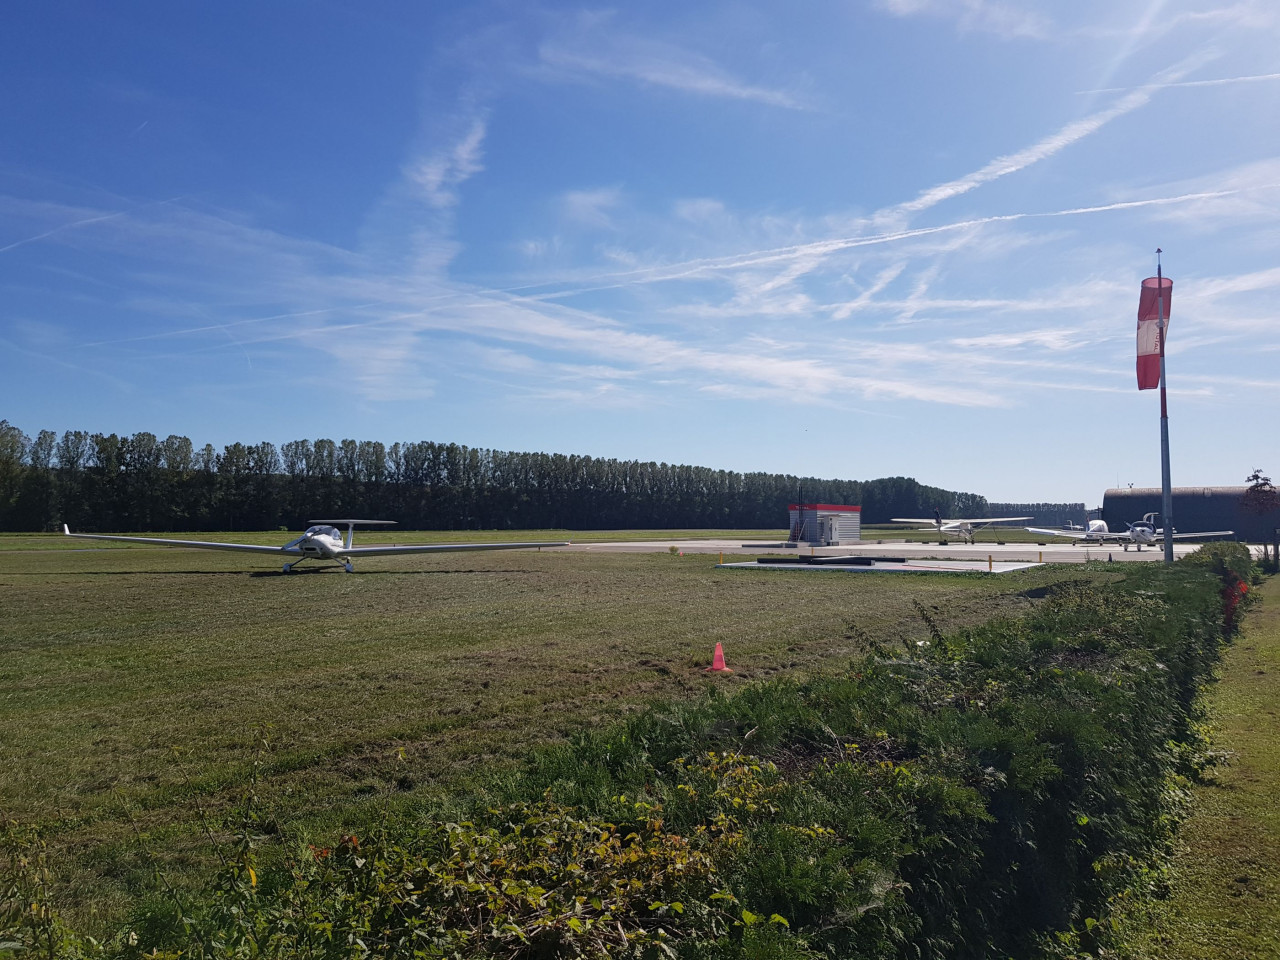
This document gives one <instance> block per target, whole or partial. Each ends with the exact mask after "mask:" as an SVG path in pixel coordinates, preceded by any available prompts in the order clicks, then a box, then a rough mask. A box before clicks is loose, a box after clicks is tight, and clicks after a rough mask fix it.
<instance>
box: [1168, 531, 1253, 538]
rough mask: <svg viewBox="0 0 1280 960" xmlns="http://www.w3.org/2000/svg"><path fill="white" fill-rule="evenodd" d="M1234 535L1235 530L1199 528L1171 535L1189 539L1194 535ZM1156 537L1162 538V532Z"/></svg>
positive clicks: (1194, 536)
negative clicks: (1194, 531) (1198, 530)
mask: <svg viewBox="0 0 1280 960" xmlns="http://www.w3.org/2000/svg"><path fill="white" fill-rule="evenodd" d="M1235 535H1236V532H1235V531H1234V530H1201V531H1200V532H1199V533H1175V534H1174V535H1173V539H1175V540H1191V539H1194V538H1196V537H1234V536H1235ZM1156 539H1157V540H1163V539H1164V534H1163V533H1160V534H1158V535H1157V536H1156Z"/></svg>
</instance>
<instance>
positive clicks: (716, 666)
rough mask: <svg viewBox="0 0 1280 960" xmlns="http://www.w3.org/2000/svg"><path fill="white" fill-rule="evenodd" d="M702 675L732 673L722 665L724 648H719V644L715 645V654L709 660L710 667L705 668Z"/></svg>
mask: <svg viewBox="0 0 1280 960" xmlns="http://www.w3.org/2000/svg"><path fill="white" fill-rule="evenodd" d="M703 673H733V671H732V670H730V669H729V668H728V667H726V666H725V665H724V647H722V646H720V644H718V643H717V644H716V652H715V655H714V656H713V657H712V658H711V666H709V667H707V669H706V670H704V671H703Z"/></svg>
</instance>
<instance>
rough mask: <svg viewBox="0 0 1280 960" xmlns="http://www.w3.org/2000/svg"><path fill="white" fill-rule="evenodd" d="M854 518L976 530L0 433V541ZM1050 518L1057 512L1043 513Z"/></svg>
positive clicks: (898, 498) (867, 497) (576, 467)
mask: <svg viewBox="0 0 1280 960" xmlns="http://www.w3.org/2000/svg"><path fill="white" fill-rule="evenodd" d="M797 500H803V501H804V502H806V503H838V504H852V505H860V506H861V507H862V519H863V522H864V523H880V522H884V521H886V520H888V519H890V518H891V517H895V516H930V515H932V513H933V511H934V510H935V509H937V510H939V511H941V513H942V514H943V516H948V515H950V516H958V517H983V516H989V515H990V514H989V513H988V506H987V501H986V499H985V498H984V497H982V496H979V495H978V494H974V493H957V492H955V491H951V490H943V489H941V488H939V487H931V486H926V485H924V484H921V483H918V482H917V481H915V480H913V479H910V478H907V477H886V478H882V479H878V480H865V481H858V480H831V479H819V478H816V477H797V476H793V475H791V474H778V473H764V472H751V473H738V472H735V471H730V470H715V469H712V468H710V467H698V466H688V465H684V464H668V463H653V462H647V463H646V462H640V461H635V460H615V459H604V458H596V457H589V456H575V455H566V454H559V453H527V452H515V451H505V450H488V449H482V448H477V447H467V446H464V445H461V444H456V443H434V442H431V441H422V442H409V443H392V444H390V445H389V446H388V445H386V444H383V443H381V442H380V441H376V440H359V441H357V440H350V439H346V440H339V441H335V440H329V439H323V438H322V439H318V440H290V441H289V442H287V443H284V444H281V445H280V446H279V447H276V445H275V444H272V443H270V442H265V441H264V442H262V443H256V444H244V443H232V444H228V445H226V446H224V447H223V448H222V449H221V450H217V449H215V448H214V447H213V445H212V444H205V445H204V446H201V447H197V446H196V445H195V444H194V443H193V442H192V441H191V440H190V439H188V438H187V437H181V436H169V437H166V438H164V439H160V438H158V437H157V436H155V435H154V434H151V433H146V432H142V433H135V434H133V435H131V436H117V435H116V434H114V433H113V434H102V433H88V432H86V431H83V430H68V431H66V432H65V433H63V434H62V435H61V436H60V437H59V436H58V435H57V434H55V433H54V432H53V431H51V430H41V431H40V432H39V433H38V434H37V435H36V436H35V437H28V436H27V435H26V434H25V433H23V432H22V431H21V430H20V429H19V428H17V427H15V426H13V425H11V424H10V423H9V422H8V421H6V420H0V529H3V530H14V531H17V530H30V531H38V530H55V529H57V528H58V527H59V525H60V524H62V523H68V524H70V525H71V526H72V528H73V529H77V530H84V531H100V530H132V531H157V532H172V531H184V530H272V529H277V528H287V529H296V528H298V527H299V526H300V525H301V524H302V523H303V522H304V521H306V520H308V519H311V518H316V517H335V516H349V517H366V518H371V519H372V518H385V519H393V520H398V521H399V522H400V523H401V525H402V526H403V528H405V529H410V530H474V529H488V530H492V529H569V530H593V529H595V530H611V529H664V528H686V529H687V528H722V529H771V528H781V527H785V526H786V522H787V505H788V504H790V503H794V502H796V501H797ZM1057 506H1064V505H1057Z"/></svg>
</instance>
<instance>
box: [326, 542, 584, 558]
mask: <svg viewBox="0 0 1280 960" xmlns="http://www.w3.org/2000/svg"><path fill="white" fill-rule="evenodd" d="M568 545H569V541H568V540H535V541H533V542H531V543H427V544H420V545H417V546H412V545H404V546H388V547H352V548H351V549H349V550H343V551H342V555H343V556H347V557H376V556H379V555H381V556H388V555H390V554H395V553H454V552H458V551H462V550H531V549H533V548H534V547H567V546H568Z"/></svg>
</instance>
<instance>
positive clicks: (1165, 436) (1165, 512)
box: [1156, 247, 1173, 563]
mask: <svg viewBox="0 0 1280 960" xmlns="http://www.w3.org/2000/svg"><path fill="white" fill-rule="evenodd" d="M1161 252H1162V251H1161V250H1160V248H1159V247H1156V302H1157V303H1158V304H1159V308H1158V309H1159V313H1160V315H1159V319H1158V320H1157V323H1156V329H1157V330H1159V331H1160V485H1161V493H1162V494H1163V496H1164V501H1163V503H1162V505H1161V507H1162V516H1161V518H1160V519H1161V520H1163V521H1164V562H1165V563H1173V487H1172V485H1171V481H1170V479H1169V476H1170V475H1169V405H1168V402H1167V401H1166V399H1165V380H1166V376H1165V367H1164V340H1165V336H1164V332H1165V328H1166V327H1167V326H1168V322H1167V321H1166V320H1165V316H1164V273H1163V270H1162V268H1161V265H1160V254H1161Z"/></svg>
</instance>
